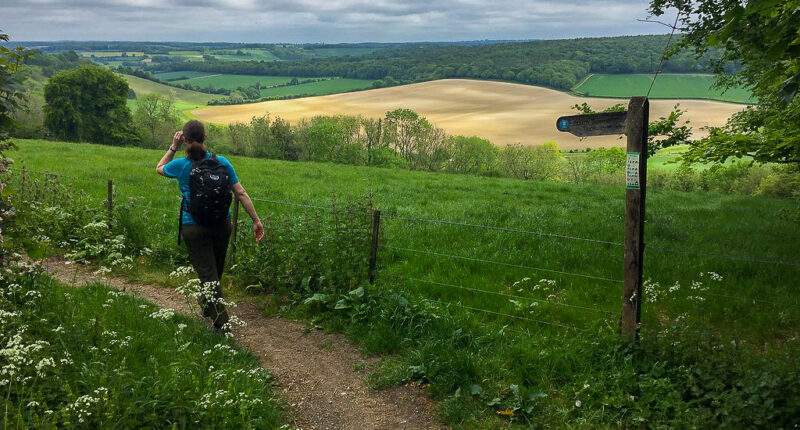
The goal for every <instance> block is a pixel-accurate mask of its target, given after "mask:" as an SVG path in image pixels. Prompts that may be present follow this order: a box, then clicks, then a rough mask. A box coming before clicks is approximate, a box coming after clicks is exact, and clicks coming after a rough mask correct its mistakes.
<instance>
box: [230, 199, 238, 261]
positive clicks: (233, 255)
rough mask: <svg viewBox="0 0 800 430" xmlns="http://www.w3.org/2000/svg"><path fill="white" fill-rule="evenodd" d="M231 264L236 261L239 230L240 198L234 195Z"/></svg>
mask: <svg viewBox="0 0 800 430" xmlns="http://www.w3.org/2000/svg"><path fill="white" fill-rule="evenodd" d="M231 223H232V224H233V225H232V226H231V261H230V264H231V266H232V265H234V264H235V263H236V233H237V232H238V231H239V198H238V197H236V196H234V197H233V219H232V221H231Z"/></svg>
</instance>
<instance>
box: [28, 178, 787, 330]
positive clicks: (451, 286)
mask: <svg viewBox="0 0 800 430" xmlns="http://www.w3.org/2000/svg"><path fill="white" fill-rule="evenodd" d="M22 173H23V174H22V178H21V181H20V182H18V183H20V184H24V183H25V182H24V181H25V178H24V176H25V175H29V174H33V175H39V176H41V177H42V178H45V177H46V178H51V179H60V178H66V179H68V180H70V181H74V182H80V183H89V182H97V183H98V188H100V186H99V185H101V184H102V185H105V181H106V179H104V178H100V177H99V176H97V175H89V176H86V175H81V176H76V175H70V174H61V173H55V174H53V173H50V172H47V171H41V170H34V169H27V168H26V169H24V170H23V171H22ZM101 181H102V182H101ZM113 186H114V190H115V191H116V190H124V191H125V194H124V196H125V197H133V198H130V199H128V201H126V202H124V203H123V204H124V205H127V206H130V207H134V208H138V209H143V210H146V211H151V212H156V213H160V214H164V215H165V216H173V215H174V216H175V217H176V219H177V215H178V213H177V210H178V206H177V204H178V203H177V202H178V201H179V199H178V198H177V197H176V198H175V202H176V203H175V205H176V206H175V207H174V209H173V208H169V209H168V208H165V207H160V206H158V205H151V204H142V202H141V201H140V200H138V199H135V198H136V197H143V198H151V199H152V197H153V196H154V194H152V193H150V192H158V193H172V192H174V191H175V186H174V183H173V184H170V183H167V182H165V183H164V186H154V185H153V184H152V183H143V181H141V180H139V181H135V180H132V179H131V178H124V179H123V180H118V181H115V182H114V184H113ZM143 192H145V193H150V194H149V195H147V194H145V195H142V194H143ZM251 199H252V200H253V201H254V202H259V203H261V204H267V205H272V206H282V207H287V208H294V209H299V210H301V211H303V212H302V213H308V212H309V211H314V212H320V211H342V212H350V213H353V214H358V215H373V214H374V213H375V212H374V210H372V209H371V208H369V207H367V208H365V209H361V208H359V209H357V210H354V209H352V207H343V206H340V205H337V204H336V202H335V201H331V202H330V203H329V204H327V205H322V204H318V203H309V202H303V201H293V200H288V199H282V200H278V199H272V198H267V197H266V196H263V195H260V194H252V195H251ZM380 219H382V220H383V221H384V222H385V221H389V222H390V223H391V222H396V223H403V224H404V227H403V228H404V229H406V230H401V236H398V237H387V236H385V232H386V231H387V229H386V228H385V227H384V228H383V229H382V230H381V232H382V234H384V235H383V236H381V241H380V243H378V244H377V248H376V249H375V250H374V252H376V254H377V252H378V251H387V250H388V251H392V253H391V258H392V266H391V269H392V270H387V269H385V268H384V270H383V271H381V276H382V277H383V278H384V281H388V280H392V281H394V282H395V283H396V284H397V285H398V286H400V285H420V284H424V285H428V286H433V287H436V288H437V289H438V290H436V291H450V292H451V293H455V292H458V293H459V294H462V295H463V294H464V293H468V295H474V296H481V297H483V296H487V297H495V298H501V299H507V300H505V301H504V302H500V303H505V304H506V306H505V307H506V308H507V307H508V302H509V301H511V300H513V301H520V300H522V301H526V302H530V303H537V304H538V303H544V304H547V307H548V310H549V319H547V320H545V319H541V318H536V317H532V316H530V315H519V314H515V313H512V312H504V311H503V307H504V306H501V305H500V303H498V302H494V303H492V302H490V301H483V300H472V301H469V304H465V303H462V301H465V300H458V301H448V300H445V299H444V298H443V296H444V297H448V295H447V294H444V295H442V294H438V295H436V294H433V293H432V291H427V290H426V291H423V292H422V294H421V296H420V298H421V299H422V300H425V301H427V302H430V303H436V304H438V305H441V306H448V307H457V308H461V309H463V310H465V311H469V312H474V313H480V314H482V315H486V316H489V317H491V318H495V319H508V320H515V321H519V322H527V323H532V324H537V325H547V326H550V327H557V328H563V329H568V330H571V331H576V332H579V331H581V330H583V329H582V328H580V327H578V326H577V325H575V324H570V323H567V322H564V321H561V320H559V319H558V318H557V316H556V315H555V312H554V310H555V309H562V310H571V311H574V312H578V313H586V314H587V315H588V314H592V315H601V316H602V318H600V319H603V320H607V321H611V320H613V319H614V317H616V316H618V315H619V311H616V310H611V309H607V308H606V307H604V306H603V304H602V303H597V304H595V305H585V304H575V303H566V302H564V301H561V300H556V299H553V298H552V297H549V296H548V297H539V296H535V295H523V294H513V293H509V292H504V291H500V290H498V289H497V284H495V285H494V289H491V288H492V286H491V285H489V286H488V288H486V289H484V288H478V286H477V285H462V284H460V283H453V282H447V281H443V280H438V279H432V277H430V276H425V277H418V276H412V275H407V274H404V273H403V264H401V263H402V262H408V261H409V260H408V258H405V259H404V258H402V255H409V254H415V255H420V256H424V257H430V258H433V259H441V260H448V261H450V262H451V263H452V264H457V265H462V266H463V265H469V264H476V265H479V266H480V268H481V269H482V270H485V271H487V272H489V273H492V274H503V273H504V269H508V268H512V269H518V270H520V271H526V272H527V273H528V274H531V275H532V274H537V275H557V276H559V277H563V278H566V279H575V280H580V281H581V282H582V284H581V286H582V287H583V286H586V285H589V286H593V287H598V288H597V291H599V292H600V294H607V297H611V298H612V300H618V299H613V297H618V296H617V295H618V293H619V289H618V288H617V286H618V285H620V284H622V283H623V280H622V279H618V278H616V277H610V276H606V275H598V274H592V273H585V272H583V271H579V270H567V269H563V268H554V267H542V266H537V265H532V264H527V263H517V262H507V261H498V260H496V259H491V258H485V257H483V256H481V255H478V256H465V255H459V254H456V253H451V252H443V251H438V250H432V249H420V248H416V247H411V246H405V245H404V244H405V243H409V240H408V238H407V237H402V235H408V234H409V233H408V231H407V229H408V228H413V226H414V225H421V224H425V225H433V226H447V227H453V228H457V229H464V230H466V231H471V232H478V231H480V232H483V233H502V234H508V235H512V236H517V237H537V238H541V239H544V240H553V241H564V242H568V243H583V244H587V245H599V246H602V247H606V248H613V249H619V248H621V247H623V246H624V244H623V243H621V242H617V241H613V240H607V239H605V238H602V239H601V238H591V237H582V236H578V235H570V234H564V233H561V232H554V231H543V230H528V229H520V228H515V227H506V226H498V225H489V224H485V223H475V222H466V221H459V220H452V219H437V218H432V217H423V216H408V215H400V214H396V213H388V214H386V213H382V214H380ZM420 234H422V233H420ZM424 234H428V233H427V232H425V233H424ZM457 248H458V245H457V244H449V249H457ZM645 249H646V250H647V251H653V252H659V253H669V254H681V255H685V256H687V257H692V258H711V259H725V260H730V261H736V262H745V263H754V264H768V265H773V266H775V267H776V270H780V269H778V268H781V267H783V268H791V267H800V262H793V261H783V260H777V259H767V258H753V257H748V256H743V255H737V254H733V253H710V252H701V251H688V250H682V249H675V248H668V247H663V246H654V245H649V244H648V245H647V246H646V248H645ZM473 251H477V252H478V253H482V252H485V250H482V249H480V248H478V249H477V250H473ZM493 254H494V255H496V254H497V252H494V253H493ZM383 255H384V257H385V256H386V255H385V254H383ZM509 257H513V258H514V259H519V258H520V257H521V256H519V255H510V256H509ZM617 264H618V265H617V267H619V268H620V269H621V268H622V264H621V261H620V262H618V263H617ZM417 292H419V289H417ZM691 294H693V295H694V296H699V297H706V298H716V299H724V300H735V301H740V302H743V303H760V304H765V305H769V306H773V307H779V306H782V305H785V303H781V302H780V301H777V300H764V299H762V298H754V297H748V296H744V295H736V294H730V293H720V292H713V291H702V292H700V291H698V292H692V293H691ZM452 296H453V295H452V294H450V295H449V297H452ZM459 297H460V296H459ZM466 298H468V296H467V297H466ZM482 304H484V306H482ZM489 305H494V306H493V307H490V306H489ZM526 310H527V308H526ZM593 320H594V319H593Z"/></svg>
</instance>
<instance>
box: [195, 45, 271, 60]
mask: <svg viewBox="0 0 800 430" xmlns="http://www.w3.org/2000/svg"><path fill="white" fill-rule="evenodd" d="M231 51H233V52H236V51H237V50H236V49H228V50H217V51H207V52H206V54H208V55H213V56H214V57H215V58H216V59H217V60H220V61H281V59H280V58H278V57H276V56H275V55H274V54H273V53H272V52H270V51H269V50H267V49H249V48H246V49H241V51H242V52H244V53H246V54H249V55H235V54H225V53H224V52H231Z"/></svg>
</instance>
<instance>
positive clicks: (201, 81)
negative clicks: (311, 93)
mask: <svg viewBox="0 0 800 430" xmlns="http://www.w3.org/2000/svg"><path fill="white" fill-rule="evenodd" d="M171 73H175V74H178V76H180V73H186V72H171ZM156 76H158V75H156ZM190 76H191V75H190ZM291 80H292V78H291V76H257V75H233V74H214V73H204V74H202V75H198V76H193V77H190V78H189V79H182V80H177V81H171V83H173V84H193V85H199V86H201V87H206V86H209V85H211V86H213V87H214V88H221V89H226V90H235V89H236V88H238V87H249V86H252V85H255V84H256V83H258V84H260V85H261V86H270V85H280V84H285V83H287V82H289V81H291Z"/></svg>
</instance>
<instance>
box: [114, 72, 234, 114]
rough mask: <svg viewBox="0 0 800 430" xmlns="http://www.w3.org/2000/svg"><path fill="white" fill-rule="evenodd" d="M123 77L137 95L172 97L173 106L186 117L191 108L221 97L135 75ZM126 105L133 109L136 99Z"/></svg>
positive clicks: (204, 104)
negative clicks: (148, 94) (151, 94)
mask: <svg viewBox="0 0 800 430" xmlns="http://www.w3.org/2000/svg"><path fill="white" fill-rule="evenodd" d="M123 77H124V78H125V80H126V81H128V86H130V87H131V89H133V91H134V92H135V93H136V94H137V95H142V94H147V93H157V94H161V95H165V96H169V97H173V98H174V99H175V107H176V108H177V109H178V110H179V111H181V112H183V114H184V115H185V116H187V117H190V116H191V114H190V113H189V112H190V111H191V110H193V109H197V108H198V107H201V106H206V104H207V103H208V101H209V100H213V99H215V98H220V97H223V96H220V95H215V94H206V93H201V92H197V91H189V90H184V89H181V88H175V87H170V86H168V85H164V84H159V83H157V82H153V81H151V80H148V79H143V78H139V77H137V76H131V75H123ZM128 105H129V107H131V109H134V108H135V107H136V100H135V99H134V100H128Z"/></svg>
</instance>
